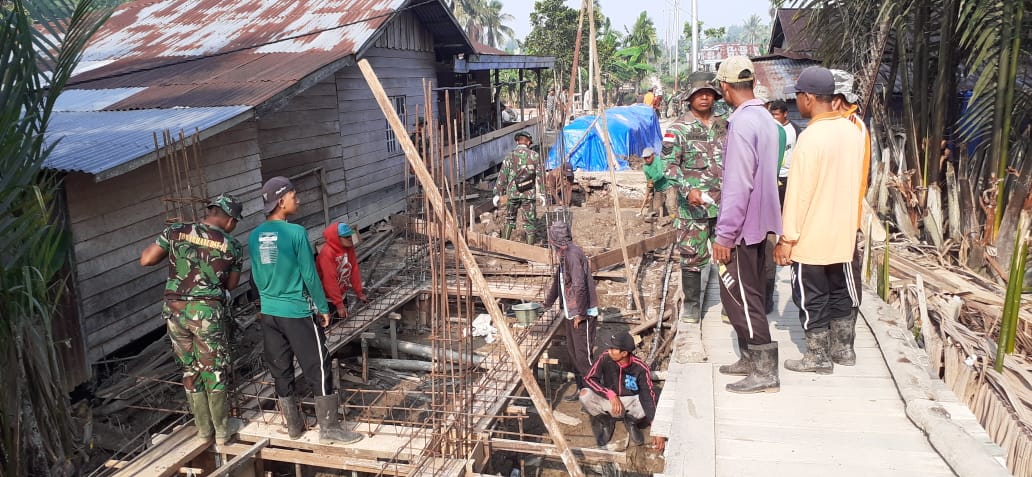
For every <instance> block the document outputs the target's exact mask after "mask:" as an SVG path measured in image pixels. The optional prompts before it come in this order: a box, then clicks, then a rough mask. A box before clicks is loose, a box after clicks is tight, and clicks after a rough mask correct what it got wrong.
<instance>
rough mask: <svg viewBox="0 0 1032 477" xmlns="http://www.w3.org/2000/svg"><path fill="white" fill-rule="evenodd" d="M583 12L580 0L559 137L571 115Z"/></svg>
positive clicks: (557, 127) (558, 127) (583, 6)
mask: <svg viewBox="0 0 1032 477" xmlns="http://www.w3.org/2000/svg"><path fill="white" fill-rule="evenodd" d="M584 10H585V5H584V1H583V0H582V1H581V8H580V20H578V21H577V39H576V40H575V41H574V43H573V67H572V68H571V70H570V88H569V89H568V90H567V94H566V101H565V102H564V103H563V107H562V108H560V109H561V110H562V111H563V117H562V119H561V120H560V121H559V124H558V125H557V126H556V129H558V130H559V131H560V132H559V134H560V136H559V137H562V129H563V126H564V125H565V124H566V118H568V117H570V114H572V113H573V85H574V84H576V83H575V82H576V81H577V76H579V75H578V72H577V64H578V62H579V61H580V44H581V36H583V32H584ZM592 23H594V22H592ZM558 94H559V91H558V88H557V89H556V95H558ZM561 165H562V164H560V166H561Z"/></svg>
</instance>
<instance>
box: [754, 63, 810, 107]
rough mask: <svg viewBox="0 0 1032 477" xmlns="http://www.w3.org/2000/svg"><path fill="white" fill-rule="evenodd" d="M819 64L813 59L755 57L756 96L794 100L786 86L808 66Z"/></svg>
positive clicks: (791, 83) (766, 98)
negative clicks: (788, 93) (786, 90)
mask: <svg viewBox="0 0 1032 477" xmlns="http://www.w3.org/2000/svg"><path fill="white" fill-rule="evenodd" d="M815 64H817V62H816V61H813V60H795V59H791V58H776V57H774V58H766V59H755V58H754V59H753V68H756V72H755V74H756V96H757V97H759V98H763V99H764V100H767V101H773V100H775V99H780V100H787V99H791V100H794V99H795V96H794V95H791V96H790V95H786V94H785V92H784V89H785V86H789V85H793V84H795V80H796V78H798V77H799V73H802V72H803V70H804V69H805V68H806V67H807V66H813V65H815Z"/></svg>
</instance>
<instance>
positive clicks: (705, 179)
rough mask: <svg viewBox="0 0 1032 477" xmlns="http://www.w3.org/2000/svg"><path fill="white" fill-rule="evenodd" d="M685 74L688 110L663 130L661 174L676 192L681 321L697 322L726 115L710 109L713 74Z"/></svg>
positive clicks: (717, 194) (714, 213) (714, 214)
mask: <svg viewBox="0 0 1032 477" xmlns="http://www.w3.org/2000/svg"><path fill="white" fill-rule="evenodd" d="M689 79H690V81H691V87H690V89H689V90H688V94H687V96H686V101H687V103H688V109H687V112H686V113H685V115H684V116H682V117H681V118H679V119H678V120H677V122H675V123H674V124H672V125H671V126H670V127H669V128H667V130H666V133H665V134H664V135H663V158H664V159H665V160H666V161H667V164H668V166H667V169H666V176H667V177H668V178H669V179H670V180H671V181H672V182H673V183H674V184H675V185H676V187H677V191H678V211H677V218H676V219H675V220H674V228H675V229H676V230H677V231H678V234H677V247H678V252H679V254H680V256H681V286H682V290H683V291H684V302H683V305H682V308H681V320H682V321H685V322H688V323H697V322H699V320H700V319H701V314H702V306H701V305H702V303H701V294H702V269H703V267H706V266H707V265H709V261H710V252H709V247H708V246H709V243H710V241H711V240H712V238H713V227H714V225H715V221H716V217H717V211H718V209H719V206H718V201H719V200H720V184H721V177H722V175H723V171H724V170H723V159H722V151H723V147H724V140H725V139H724V138H725V136H726V134H727V119H726V118H725V117H723V116H719V115H716V114H714V112H713V104H714V103H715V102H716V101H717V100H718V99H720V97H721V96H720V93H718V92H717V90H716V88H714V87H713V86H712V84H711V82H710V81H711V80H712V79H713V74H712V73H708V74H707V73H693V74H692V75H691V77H689Z"/></svg>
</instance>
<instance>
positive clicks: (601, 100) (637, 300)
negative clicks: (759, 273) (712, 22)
mask: <svg viewBox="0 0 1032 477" xmlns="http://www.w3.org/2000/svg"><path fill="white" fill-rule="evenodd" d="M585 3H587V4H588V17H590V18H589V22H588V25H589V26H590V29H589V33H588V36H589V37H590V40H588V46H589V47H590V50H589V51H590V53H589V54H588V57H589V61H591V63H592V64H593V65H595V68H594V69H595V77H594V78H589V81H594V82H595V88H596V89H597V90H598V106H599V110H600V114H599V115H598V118H599V125H600V126H601V129H602V143H603V144H605V146H606V158H607V159H608V160H609V180H610V182H611V183H612V187H613V189H612V196H613V215H614V216H616V230H617V234H616V235H617V236H618V237H620V251H621V252H623V261H624V275H625V276H626V277H627V289H628V291H629V292H630V294H631V298H633V299H634V306H635V307H636V308H637V309H638V313H640V314H641V317H642V319H643V320H644V319H646V318H648V317H646V316H645V309H644V308H642V306H641V297H640V296H638V294H637V293H634V291H635V290H637V289H638V286H637V283H636V281H635V279H634V273H633V272H632V270H631V258H630V256H628V254H627V237H625V236H624V225H623V219H622V218H621V217H620V194H619V192H618V191H619V189H618V187H617V181H616V156H615V155H614V154H613V142H612V139H611V138H610V137H609V125H608V124H607V122H606V98H605V96H606V95H605V93H604V90H603V89H602V74H601V73H600V71H601V68H599V65H598V42H597V41H596V39H595V22H594V21H591V20H594V18H595V2H594V0H585Z"/></svg>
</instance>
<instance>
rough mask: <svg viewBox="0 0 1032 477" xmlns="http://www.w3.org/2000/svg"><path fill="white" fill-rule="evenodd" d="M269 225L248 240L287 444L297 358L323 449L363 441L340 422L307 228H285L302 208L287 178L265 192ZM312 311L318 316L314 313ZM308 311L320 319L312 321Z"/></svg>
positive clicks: (297, 426) (294, 424)
mask: <svg viewBox="0 0 1032 477" xmlns="http://www.w3.org/2000/svg"><path fill="white" fill-rule="evenodd" d="M262 199H263V200H264V201H265V215H266V217H267V218H266V220H265V222H263V223H262V224H261V225H259V226H258V227H257V228H255V229H254V231H252V232H251V236H250V238H249V240H248V246H249V248H250V253H251V274H252V275H253V279H254V284H255V286H256V287H257V288H258V293H259V295H260V296H261V323H262V333H263V340H264V345H265V354H264V356H265V364H266V366H268V367H269V373H270V374H272V377H273V380H274V381H275V383H276V394H277V395H278V396H279V404H280V408H281V410H282V411H283V416H284V419H285V421H286V424H287V433H288V435H289V436H290V438H291V439H298V438H300V437H301V435H302V434H304V430H305V426H304V419H303V418H302V417H301V413H300V410H299V408H298V402H297V398H296V396H294V356H295V355H296V356H297V361H298V363H300V365H301V370H302V371H303V372H304V375H305V379H307V380H308V382H309V384H311V386H312V390H313V393H314V394H315V412H316V417H317V418H318V421H319V442H320V443H321V444H350V443H352V442H357V441H359V440H361V439H362V436H361V435H359V434H357V433H354V432H351V431H348V430H345V429H344V428H343V427H342V425H341V424H342V422H338V419H339V415H338V407H339V404H340V402H339V400H338V398H337V393H336V391H335V389H334V382H333V373H332V372H331V370H330V359H329V353H328V351H327V349H326V336H325V334H323V330H322V328H323V327H326V326H329V324H330V314H329V305H328V304H327V302H326V295H325V294H324V293H323V288H322V283H321V282H320V281H319V276H318V274H317V272H316V267H315V258H314V254H313V253H312V244H311V243H309V241H308V234H307V232H305V228H304V227H302V226H300V225H297V224H291V223H289V222H287V217H289V216H291V215H294V214H295V213H297V208H298V206H299V205H300V203H299V202H298V200H297V194H296V192H295V191H294V185H293V184H291V182H290V179H287V178H286V177H273V178H272V179H269V180H268V181H267V182H266V183H265V185H264V186H262ZM313 308H314V309H315V310H313ZM313 311H317V312H318V314H319V315H320V317H321V321H322V322H321V325H322V327H320V326H319V325H320V324H319V323H316V320H315V316H314V313H313Z"/></svg>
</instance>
